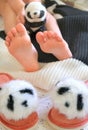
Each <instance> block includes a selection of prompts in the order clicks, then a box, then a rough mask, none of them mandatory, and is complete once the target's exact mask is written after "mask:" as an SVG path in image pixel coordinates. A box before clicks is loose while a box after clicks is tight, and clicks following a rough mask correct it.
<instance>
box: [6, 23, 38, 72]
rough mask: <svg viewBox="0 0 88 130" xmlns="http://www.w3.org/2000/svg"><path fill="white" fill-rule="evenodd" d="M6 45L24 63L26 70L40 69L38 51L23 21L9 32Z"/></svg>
mask: <svg viewBox="0 0 88 130" xmlns="http://www.w3.org/2000/svg"><path fill="white" fill-rule="evenodd" d="M6 45H7V47H8V50H9V52H10V53H11V54H12V55H13V56H14V57H15V58H16V59H17V60H18V61H19V62H20V63H21V64H22V65H23V67H24V68H25V70H26V71H31V72H32V71H36V70H38V69H39V64H38V54H37V51H36V49H35V48H34V46H33V44H32V43H31V41H30V37H29V36H28V34H27V32H26V29H25V27H24V26H23V25H22V24H21V23H19V24H18V25H16V27H14V28H12V30H11V31H10V32H8V35H7V37H6Z"/></svg>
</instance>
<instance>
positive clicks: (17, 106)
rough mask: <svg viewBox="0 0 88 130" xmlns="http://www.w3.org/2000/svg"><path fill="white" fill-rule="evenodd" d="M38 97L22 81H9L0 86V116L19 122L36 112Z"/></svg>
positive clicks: (28, 85)
mask: <svg viewBox="0 0 88 130" xmlns="http://www.w3.org/2000/svg"><path fill="white" fill-rule="evenodd" d="M37 105H38V97H37V93H36V90H35V89H34V87H33V86H32V85H31V84H30V83H29V82H26V81H24V80H11V81H10V82H7V83H5V84H2V85H0V114H2V115H4V116H5V118H6V119H8V120H10V119H12V120H16V121H18V120H20V119H25V118H27V117H28V116H29V115H30V114H31V113H32V112H35V111H36V108H37Z"/></svg>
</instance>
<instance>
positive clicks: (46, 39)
mask: <svg viewBox="0 0 88 130" xmlns="http://www.w3.org/2000/svg"><path fill="white" fill-rule="evenodd" d="M36 39H37V42H38V43H39V45H40V47H41V49H42V51H44V52H46V53H51V54H53V55H54V56H55V57H57V58H58V59H59V60H64V59H66V58H70V57H72V54H71V51H70V50H69V47H68V44H67V43H66V41H65V40H63V39H62V37H59V35H57V33H55V32H52V31H45V32H38V33H37V35H36Z"/></svg>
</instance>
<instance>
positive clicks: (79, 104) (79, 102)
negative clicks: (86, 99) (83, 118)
mask: <svg viewBox="0 0 88 130" xmlns="http://www.w3.org/2000/svg"><path fill="white" fill-rule="evenodd" d="M82 109H83V97H82V94H78V95H77V110H78V111H81V110H82Z"/></svg>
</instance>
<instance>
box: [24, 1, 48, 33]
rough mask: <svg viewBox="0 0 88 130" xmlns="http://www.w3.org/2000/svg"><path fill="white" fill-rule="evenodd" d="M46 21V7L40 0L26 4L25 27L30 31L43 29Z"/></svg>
mask: <svg viewBox="0 0 88 130" xmlns="http://www.w3.org/2000/svg"><path fill="white" fill-rule="evenodd" d="M45 22H46V8H45V7H44V5H42V4H41V3H40V2H31V3H28V4H26V5H25V27H26V29H27V30H28V32H29V33H32V32H36V31H38V30H41V31H42V29H43V27H44V25H45Z"/></svg>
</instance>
